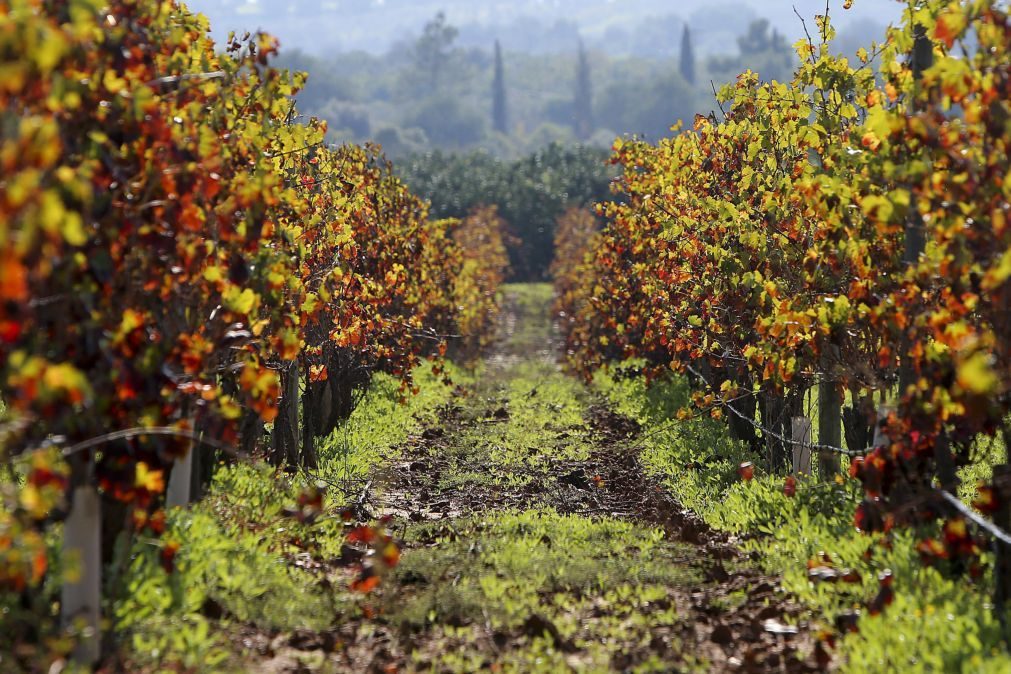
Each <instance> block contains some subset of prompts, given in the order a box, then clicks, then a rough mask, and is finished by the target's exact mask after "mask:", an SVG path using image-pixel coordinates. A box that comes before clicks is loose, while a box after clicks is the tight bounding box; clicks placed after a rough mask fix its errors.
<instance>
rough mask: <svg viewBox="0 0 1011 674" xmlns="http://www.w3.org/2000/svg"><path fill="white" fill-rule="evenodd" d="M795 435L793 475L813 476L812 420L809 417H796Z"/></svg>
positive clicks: (794, 424)
mask: <svg viewBox="0 0 1011 674" xmlns="http://www.w3.org/2000/svg"><path fill="white" fill-rule="evenodd" d="M792 431H793V433H792V435H793V438H792V439H793V474H794V475H804V476H807V475H810V474H811V420H810V419H808V418H807V417H794V418H793V424H792Z"/></svg>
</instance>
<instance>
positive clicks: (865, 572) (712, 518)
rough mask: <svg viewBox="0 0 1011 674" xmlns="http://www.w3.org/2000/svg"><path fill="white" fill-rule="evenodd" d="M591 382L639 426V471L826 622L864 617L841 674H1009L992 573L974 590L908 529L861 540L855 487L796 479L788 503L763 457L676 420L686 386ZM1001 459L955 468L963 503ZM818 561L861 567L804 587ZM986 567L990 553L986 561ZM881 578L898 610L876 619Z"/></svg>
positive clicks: (704, 424)
mask: <svg viewBox="0 0 1011 674" xmlns="http://www.w3.org/2000/svg"><path fill="white" fill-rule="evenodd" d="M594 385H595V388H596V390H598V391H599V392H601V393H602V394H603V395H605V396H607V398H608V399H609V400H610V401H611V402H612V404H614V405H615V407H616V408H617V409H619V410H620V411H622V412H624V413H625V414H627V415H629V416H631V417H633V418H635V419H637V420H638V421H640V422H641V423H642V424H643V438H644V439H643V440H641V443H640V444H641V448H642V452H643V458H644V463H645V464H646V465H647V466H648V468H649V469H650V470H651V471H653V472H654V473H655V474H657V475H660V476H662V477H663V479H664V480H665V483H666V485H667V486H668V488H669V489H670V490H671V492H672V493H673V494H674V495H675V496H676V497H677V498H679V499H680V500H681V501H682V502H683V503H684V504H685V505H686V506H688V507H689V508H691V509H692V510H694V511H695V512H696V513H698V514H699V515H700V516H701V517H702V518H703V519H704V520H705V521H706V522H707V523H709V524H710V525H711V526H714V527H716V528H718V529H723V530H725V531H731V532H735V533H742V534H752V536H750V537H748V538H747V540H746V542H745V543H744V547H745V548H746V549H748V550H749V551H752V552H754V553H756V554H757V555H758V557H759V559H760V560H761V564H762V565H763V566H764V567H765V568H767V569H768V570H769V571H770V572H777V573H781V574H783V585H784V588H785V589H787V590H788V591H790V592H791V593H793V594H794V595H795V596H796V597H797V598H798V599H800V600H801V601H802V602H803V603H804V604H806V605H807V606H809V607H811V608H812V609H813V610H814V612H815V613H816V614H817V615H820V616H822V619H823V620H824V621H825V622H826V624H828V625H831V624H832V622H833V621H834V619H835V617H836V616H838V615H839V614H842V613H846V612H850V611H861V613H862V615H861V619H860V622H859V625H860V630H859V632H858V633H855V634H849V635H847V636H845V638H843V639H842V640H841V643H840V648H839V653H840V654H841V655H842V661H843V664H842V670H843V671H849V672H861V673H862V672H903V673H904V672H998V671H1000V672H1004V671H1011V657H1009V655H1008V653H1007V652H1006V650H1005V644H1004V641H1003V638H1002V636H1001V632H1000V625H999V622H998V620H997V619H996V617H995V615H994V613H993V610H992V606H991V601H990V596H991V583H992V578H991V577H990V574H989V573H987V574H985V575H984V577H983V579H982V580H980V581H979V582H977V583H973V582H971V581H970V580H968V579H965V578H963V577H961V576H949V575H947V574H945V573H943V571H944V570H943V569H935V568H931V567H926V566H924V565H923V564H922V563H921V561H920V558H919V555H918V554H917V552H916V550H915V543H916V538H915V532H911V531H905V532H900V533H898V534H896V535H895V536H893V538H892V540H891V543H890V545H882V544H880V540H879V539H878V538H874V537H870V536H866V535H863V534H861V533H859V532H858V531H857V530H856V529H855V527H854V526H853V512H854V509H855V507H856V504H857V502H858V501H859V500H860V499H861V498H862V492H861V490H860V487H859V484H857V483H855V482H853V481H851V480H846V481H845V482H844V483H843V484H841V485H840V484H837V483H835V482H831V483H828V484H819V483H816V482H813V481H810V482H801V483H800V484H799V485H798V489H797V495H796V497H794V498H788V497H786V496H785V495H784V494H783V491H782V488H783V478H782V477H775V476H769V475H765V474H763V473H762V471H761V469H760V466H761V463H760V462H759V460H758V457H754V456H749V453H748V452H747V450H745V449H744V448H743V447H741V446H740V443H736V442H734V441H733V440H730V439H729V438H728V433H727V430H726V428H725V427H724V426H723V425H722V424H720V423H717V422H713V421H712V420H710V419H706V418H699V419H691V420H687V421H683V422H677V421H674V420H673V419H674V414H675V413H676V410H677V409H678V408H680V407H681V406H684V405H686V404H687V402H688V395H689V393H688V388H687V385H686V383H685V382H684V381H683V380H680V379H677V378H670V379H668V380H666V381H662V382H658V383H656V384H654V385H653V386H651V387H650V386H646V384H645V383H643V382H642V381H641V379H639V378H636V379H633V380H625V379H620V378H616V377H614V376H609V375H606V374H602V375H599V376H598V377H597V379H596V381H595V383H594ZM1005 455H1006V452H1005V450H1004V448H1003V446H1002V445H1001V444H1000V443H999V442H995V443H988V444H984V445H983V446H982V447H981V449H980V451H979V452H978V453H977V461H976V462H975V463H974V464H973V465H971V466H969V467H967V468H964V469H962V471H961V474H960V476H961V478H962V480H963V484H962V488H961V495H962V497H963V498H970V497H971V495H972V492H973V490H974V487H975V483H976V481H977V480H978V479H982V478H984V477H986V476H987V475H989V473H990V470H991V468H992V466H993V465H994V463H995V462H998V461H1002V460H1004V456H1005ZM741 461H755V464H756V478H755V479H754V480H752V481H751V482H742V481H741V480H740V479H739V477H738V476H737V473H736V468H737V466H738V465H739V463H740V462H741ZM754 534H757V536H754ZM822 553H827V554H828V555H829V556H830V558H831V560H832V563H833V565H834V566H835V568H838V569H850V568H853V569H857V570H859V571H860V573H861V575H862V580H861V582H859V583H852V584H848V583H823V582H814V581H812V580H811V579H809V577H808V573H807V563H808V561H809V560H813V559H819V558H821V555H822ZM989 563H990V559H989V558H988V557H985V558H984V564H985V565H989ZM885 570H889V571H891V572H892V573H893V574H894V588H895V590H896V598H895V602H894V603H893V604H892V605H891V606H890V607H888V608H887V609H886V610H885V611H884V612H883V613H882V614H880V615H878V616H871V615H869V614H868V611H867V609H866V608H865V605H866V603H867V602H868V601H869V600H870V599H871V598H873V597H874V596H875V594H876V593H877V591H878V579H877V576H878V574H879V573H881V572H884V571H885Z"/></svg>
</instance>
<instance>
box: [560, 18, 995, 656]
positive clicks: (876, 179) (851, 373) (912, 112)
mask: <svg viewBox="0 0 1011 674" xmlns="http://www.w3.org/2000/svg"><path fill="white" fill-rule="evenodd" d="M1009 25H1011V23H1009V17H1008V15H1007V13H1006V11H1005V10H1004V9H1002V8H1000V7H998V6H997V3H993V2H987V1H979V2H968V3H949V2H927V3H919V4H917V5H915V6H914V5H910V6H909V8H908V9H907V10H906V12H905V15H904V19H903V21H902V23H901V24H900V25H899V26H897V27H896V28H893V29H891V30H890V31H889V32H888V34H887V35H886V36H884V39H883V40H882V41H881V42H879V43H875V44H871V45H868V47H867V49H865V50H861V51H860V53H859V55H858V61H857V62H855V63H851V62H850V61H848V60H846V59H841V58H838V57H835V56H833V55H832V49H831V47H830V46H829V44H830V42H831V40H832V38H833V37H834V30H833V28H832V25H831V21H830V20H829V17H828V16H821V17H818V19H817V22H816V23H815V24H814V25H812V26H810V36H809V39H807V40H803V41H801V42H799V43H798V44H797V45H796V47H797V53H798V57H799V59H800V65H799V66H798V67H797V69H796V71H795V74H794V77H793V79H792V80H791V81H788V82H771V83H762V82H761V81H760V80H759V78H758V76H757V75H756V74H755V73H751V72H746V73H744V74H742V75H741V76H740V77H739V78H738V80H737V82H736V83H734V84H733V85H729V86H727V87H725V88H724V89H723V90H722V92H721V93H720V96H719V100H720V111H719V112H718V113H717V114H715V115H708V116H699V117H697V118H696V120H695V123H694V124H693V126H692V128H691V129H690V130H686V131H683V132H682V133H680V134H678V135H676V136H675V137H673V138H670V139H667V140H662V141H660V142H659V143H656V144H650V143H646V142H637V141H631V142H630V141H625V140H622V141H618V142H617V143H616V144H615V162H616V163H617V164H618V165H619V166H620V167H622V169H623V171H624V173H623V176H622V178H621V179H620V180H619V181H618V186H617V191H618V193H619V194H620V196H621V197H622V199H621V201H620V202H616V203H612V204H604V205H602V206H601V207H600V208H599V209H598V215H599V216H601V217H602V219H603V220H604V225H603V228H602V229H601V230H600V232H599V233H597V234H595V235H594V236H593V237H592V238H587V237H586V235H585V233H583V232H585V230H586V226H583V227H581V228H576V227H573V226H572V224H571V223H570V224H569V225H568V226H567V227H559V230H558V236H559V237H560V238H559V243H558V247H557V249H558V250H559V252H565V251H570V252H569V253H568V257H567V258H566V259H564V260H559V261H558V262H556V265H555V269H556V270H557V272H558V273H559V281H558V287H559V294H558V301H559V308H560V310H561V311H562V312H563V313H564V316H565V317H566V320H563V321H562V322H561V323H560V325H561V326H562V328H563V330H564V332H565V336H564V339H565V342H566V350H567V358H568V360H569V363H570V366H571V367H572V368H573V369H575V370H576V371H579V372H582V373H583V374H584V375H585V376H586V377H588V378H590V379H596V380H597V382H598V385H599V386H601V387H602V388H603V390H605V391H606V392H607V393H608V395H609V396H610V397H612V399H613V400H615V401H617V403H618V405H619V409H623V410H624V411H625V413H627V414H629V415H630V416H633V417H634V418H637V419H639V420H640V421H642V422H643V423H644V424H645V425H646V426H645V427H646V428H647V429H648V428H650V427H651V426H652V427H653V428H654V430H655V433H656V439H654V440H652V441H650V442H648V443H647V444H646V445H645V448H644V449H645V451H646V454H645V460H646V461H647V463H650V464H652V465H653V466H654V469H655V470H657V471H659V472H660V473H661V474H664V475H666V476H667V479H668V484H670V485H671V486H672V488H673V489H674V491H675V493H676V494H677V495H678V497H679V498H681V499H682V500H683V501H684V502H685V504H686V505H688V506H690V507H692V508H694V509H696V511H697V512H698V513H699V514H700V515H701V516H702V517H703V518H704V519H706V521H708V522H709V523H710V524H712V525H714V526H717V527H721V528H725V529H730V530H733V531H740V532H752V533H755V532H758V531H761V532H764V534H765V535H766V536H765V537H764V538H761V539H758V540H754V541H752V542H750V543H748V545H749V546H751V545H754V546H755V548H756V549H759V550H761V551H762V555H763V557H764V559H765V560H766V563H767V564H769V565H770V568H780V569H786V571H785V574H784V579H785V586H786V587H787V588H788V589H790V590H791V591H793V592H795V593H797V594H798V596H800V597H801V598H802V599H803V600H805V601H806V602H808V603H809V604H810V605H814V606H818V607H820V610H822V611H825V613H826V614H827V615H828V616H829V617H830V618H832V619H833V620H834V621H835V628H836V629H835V631H834V633H833V634H832V635H828V634H826V636H825V642H826V644H827V643H830V642H833V641H835V640H836V638H837V636H838V635H847V634H849V633H850V632H851V631H855V630H857V629H859V633H858V634H855V635H849V636H846V637H845V639H842V640H841V642H842V644H843V646H842V653H843V654H844V656H845V658H844V662H845V663H846V666H848V667H852V668H853V669H854V670H855V671H869V670H872V671H914V670H915V671H983V670H987V669H988V670H989V671H1001V670H1002V669H1004V668H1006V667H1007V655H1006V650H1005V648H1006V643H1007V632H1006V610H1005V609H1006V607H1005V598H1006V597H1007V596H1008V589H1007V588H1008V582H1009V575H1008V573H1007V570H1006V568H1005V565H1006V563H1007V562H1006V560H1007V559H1008V555H1007V550H1008V548H1007V547H1006V545H1007V538H1006V533H1005V532H1006V531H1007V530H1008V526H1009V524H1011V522H1009V521H1008V514H1007V513H1008V509H1007V508H1008V503H1009V502H1011V501H1009V496H1011V492H1009V490H1008V485H1007V484H1006V482H1007V477H1006V475H1007V469H1006V461H1007V458H1006V452H1005V449H1004V448H1005V447H1006V445H1007V437H1006V434H1007V429H1008V426H1007V419H1008V412H1009V410H1008V409H1007V391H1008V380H1009V370H1008V362H1007V354H1006V349H1005V348H1004V346H1003V344H1004V341H1005V337H1004V335H1005V332H1006V329H1007V325H1006V315H1007V314H1006V307H1005V294H1006V292H1007V280H1008V276H1009V274H1008V269H1009V268H1008V266H1007V263H1006V259H1007V253H1006V251H1007V248H1008V243H1009V242H1008V239H1007V232H1006V227H1005V220H1006V211H1007V209H1008V197H1009V193H1008V188H1007V185H1008V180H1007V166H1008V159H1007V134H1008V130H1009V128H1011V127H1009V125H1008V123H1007V121H1008V119H1009V117H1008V110H1007V103H1006V99H1007V96H1006V91H1005V88H1006V82H1007V70H1008V67H1009V57H1008V53H1007V45H1008V41H1007V35H1008V30H1009ZM566 237H575V238H574V239H573V240H566ZM579 241H583V242H588V245H586V246H584V247H583V248H582V249H581V250H580V247H579V245H578V242H579ZM604 366H607V368H606V370H605V371H606V374H601V372H602V368H603V367H604ZM672 371H673V373H674V374H673V378H672ZM648 382H657V385H656V386H655V387H653V388H650V387H649V386H648ZM798 421H799V422H800V423H799V424H798ZM812 430H813V432H814V433H815V434H816V437H815V438H812V437H811V433H812ZM804 448H808V449H811V450H813V453H814V464H815V465H814V466H810V465H809V464H808V466H809V467H805V466H804V463H803V460H801V461H798V460H797V459H796V458H795V456H794V454H795V452H796V450H802V449H804ZM798 468H799V471H800V472H804V473H814V476H815V477H818V478H820V480H815V479H814V478H811V477H806V478H805V477H803V476H801V475H798V474H797V473H798ZM843 471H845V472H843ZM847 477H848V478H851V479H847ZM854 525H855V529H856V530H859V531H860V532H862V533H863V535H862V536H861V535H857V534H856V532H855V531H854ZM995 525H996V526H995ZM937 616H943V617H941V618H938V617H937ZM936 620H939V621H940V622H943V623H944V624H945V626H946V627H945V628H944V629H945V630H955V633H956V634H958V635H960V636H959V637H957V638H955V639H952V640H948V639H946V638H944V639H938V638H935V634H936V633H935V632H934V631H933V630H932V629H931V627H930V626H931V625H935V624H937V623H936V622H935V621H936ZM938 629H940V628H938ZM946 633H948V632H946Z"/></svg>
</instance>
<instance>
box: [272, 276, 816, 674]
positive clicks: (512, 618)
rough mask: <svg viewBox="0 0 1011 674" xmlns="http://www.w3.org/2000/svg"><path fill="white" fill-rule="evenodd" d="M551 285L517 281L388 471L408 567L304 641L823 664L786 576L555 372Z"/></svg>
mask: <svg viewBox="0 0 1011 674" xmlns="http://www.w3.org/2000/svg"><path fill="white" fill-rule="evenodd" d="M547 293H548V291H547V290H546V289H545V288H543V287H526V286H525V287H517V288H511V289H509V290H508V291H507V298H506V300H507V301H506V312H507V315H506V316H505V317H504V320H503V321H502V324H503V325H504V326H505V327H504V333H505V334H504V335H503V339H502V341H501V343H500V344H499V346H498V348H497V350H496V351H495V353H494V354H493V355H492V356H491V357H489V358H488V360H487V362H486V364H485V367H484V368H483V370H482V371H481V372H480V374H479V375H478V376H477V377H476V380H475V381H474V382H473V383H472V384H470V385H468V386H464V387H461V388H459V389H458V390H457V393H456V395H455V396H454V399H453V402H452V403H451V404H450V405H448V406H447V407H445V408H444V409H443V410H441V413H440V420H439V423H438V424H435V425H432V426H430V427H428V428H426V429H425V430H424V432H423V433H420V434H419V435H417V436H413V437H411V439H410V440H409V442H408V443H406V445H405V446H404V447H403V448H402V453H401V458H400V459H399V461H398V462H397V463H396V464H394V465H392V466H388V467H387V468H385V469H384V470H383V471H382V472H381V473H379V474H378V475H377V476H376V478H375V481H374V484H375V489H374V491H373V493H371V494H370V495H369V502H368V507H370V508H371V509H372V510H373V512H374V514H375V515H384V514H388V515H393V516H394V518H395V520H394V521H395V522H397V523H398V524H397V525H396V526H397V529H396V533H397V534H398V536H400V537H401V538H402V539H403V541H404V547H405V551H404V555H403V558H402V561H401V564H400V565H399V566H398V568H397V570H396V571H395V573H394V574H393V575H392V577H391V578H389V579H387V581H386V582H385V583H384V585H383V590H382V591H381V592H380V593H379V594H378V595H377V597H376V598H375V600H374V601H373V603H371V604H370V605H368V607H367V608H366V615H365V616H364V617H363V618H362V619H360V620H353V621H347V622H345V623H344V624H342V625H341V626H340V627H339V628H337V629H336V630H335V631H334V632H333V633H332V634H330V635H329V636H327V637H326V639H327V640H328V641H327V643H326V644H324V645H322V646H321V644H320V643H319V641H318V638H314V636H313V635H308V637H307V640H308V643H307V645H306V646H305V648H308V649H320V648H323V650H328V651H331V652H330V655H329V656H328V658H327V659H326V662H327V663H328V667H323V669H326V668H329V667H332V668H333V669H334V670H335V671H344V670H348V671H362V672H364V671H377V672H382V671H386V672H389V671H459V672H469V671H477V670H484V669H488V670H491V671H519V672H529V671H543V672H556V671H566V670H570V671H661V672H666V671H713V672H725V671H744V672H807V671H817V670H818V667H817V666H816V664H815V661H814V658H813V656H812V650H813V640H812V638H811V636H810V635H809V634H808V633H807V625H806V623H805V621H804V617H803V613H802V611H801V609H800V607H798V606H796V605H795V604H793V603H792V602H791V601H790V600H789V598H788V597H785V596H784V594H783V593H782V591H781V590H780V589H779V585H778V582H777V579H776V578H774V577H769V576H767V575H763V574H762V573H759V572H758V571H756V570H755V568H754V564H753V562H751V561H750V560H748V559H746V558H744V557H743V556H742V555H741V554H740V553H739V552H738V551H737V550H736V549H735V548H734V546H733V545H732V544H731V543H730V542H728V541H727V540H726V539H725V537H722V536H721V535H719V534H717V533H715V532H713V531H711V530H708V529H707V527H706V526H705V525H704V524H703V523H701V522H700V521H699V520H698V519H697V518H695V517H693V516H692V515H691V514H690V513H687V512H684V510H683V509H682V508H681V507H680V506H679V505H678V504H677V503H676V502H675V501H674V500H673V499H671V498H670V496H669V495H668V494H667V493H666V491H665V490H664V489H662V488H661V485H660V483H659V482H658V481H656V480H654V479H652V478H651V477H649V476H647V475H646V474H645V473H644V471H643V468H642V465H641V463H640V461H639V459H638V456H637V452H636V451H635V450H634V448H633V443H634V440H635V438H636V436H637V434H638V433H639V429H638V427H637V425H636V424H635V422H633V421H631V420H630V419H627V418H625V417H622V416H620V415H617V414H615V413H614V412H613V411H611V410H610V409H609V408H608V407H607V406H606V405H605V404H604V403H603V402H602V401H601V400H600V399H598V398H597V397H596V396H595V395H594V394H593V393H592V392H591V391H589V390H588V389H587V388H586V387H584V386H583V385H582V384H580V383H578V382H576V381H574V380H573V379H571V378H569V377H566V376H565V375H563V374H561V373H560V372H559V371H558V368H557V366H556V365H555V357H554V349H553V347H552V341H551V335H552V331H551V326H550V323H549V321H548V318H547V306H546V301H547V299H548V294H547ZM316 636H317V637H318V635H316ZM297 646H298V644H297V643H296V644H295V647H297ZM324 646H328V648H324ZM267 669H270V668H269V667H268V668H267ZM280 669H285V668H284V667H281V668H280Z"/></svg>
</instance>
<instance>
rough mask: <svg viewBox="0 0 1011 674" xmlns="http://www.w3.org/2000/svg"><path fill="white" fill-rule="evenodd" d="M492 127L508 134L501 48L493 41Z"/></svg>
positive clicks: (507, 114) (497, 42) (496, 41)
mask: <svg viewBox="0 0 1011 674" xmlns="http://www.w3.org/2000/svg"><path fill="white" fill-rule="evenodd" d="M491 95H492V110H491V116H492V125H493V126H494V127H495V130H496V131H498V132H499V133H509V113H508V110H507V106H506V85H505V68H504V67H503V65H502V46H501V45H500V44H499V41H498V40H495V80H494V82H493V83H492V92H491Z"/></svg>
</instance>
